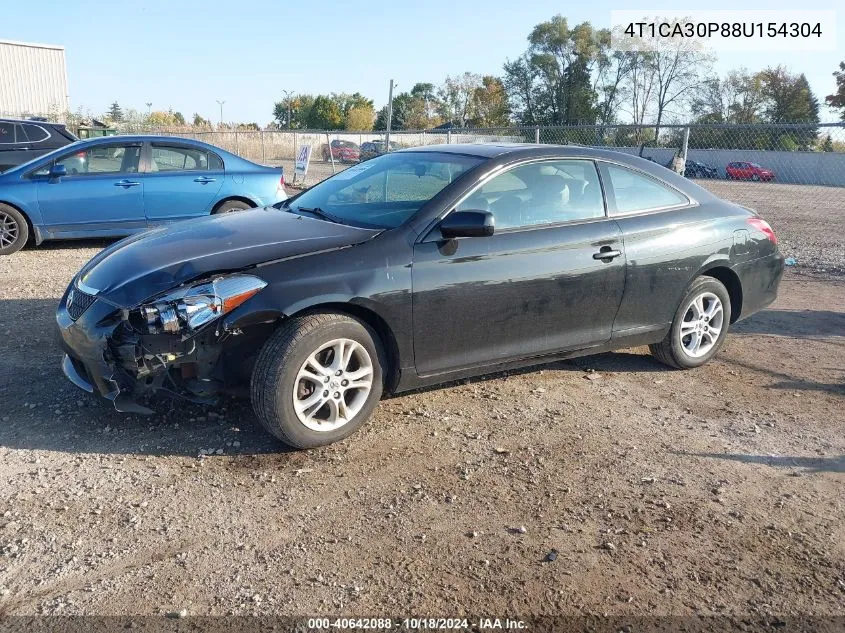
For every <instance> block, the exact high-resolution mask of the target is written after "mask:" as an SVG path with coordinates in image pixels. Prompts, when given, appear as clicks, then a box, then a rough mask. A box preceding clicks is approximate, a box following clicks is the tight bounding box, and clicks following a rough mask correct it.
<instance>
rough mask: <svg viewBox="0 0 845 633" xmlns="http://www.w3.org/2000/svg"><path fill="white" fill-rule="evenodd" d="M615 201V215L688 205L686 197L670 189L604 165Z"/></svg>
mask: <svg viewBox="0 0 845 633" xmlns="http://www.w3.org/2000/svg"><path fill="white" fill-rule="evenodd" d="M605 168H606V170H607V174H608V179H609V181H610V186H611V188H612V190H613V196H614V198H615V200H616V211H615V213H632V212H634V211H647V210H649V209H660V208H663V207H673V206H677V205H685V204H689V200H688V199H687V197H686V196H684V195H683V194H681V193H680V192H678V191H675V190H674V189H671V188H670V187H667V186H666V185H664V184H662V183H660V182H658V181H656V180H654V179H653V178H649V177H648V176H646V175H645V174H641V173H638V172H635V171H632V170H630V169H627V168H625V167H620V166H618V165H610V164H608V165H606V167H605Z"/></svg>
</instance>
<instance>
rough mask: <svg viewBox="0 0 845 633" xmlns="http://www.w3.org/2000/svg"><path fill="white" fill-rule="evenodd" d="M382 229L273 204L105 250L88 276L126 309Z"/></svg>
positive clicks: (164, 230)
mask: <svg viewBox="0 0 845 633" xmlns="http://www.w3.org/2000/svg"><path fill="white" fill-rule="evenodd" d="M378 233H380V231H379V230H374V229H364V228H357V227H353V226H346V225H343V224H335V223H332V222H324V221H322V220H317V219H314V218H310V217H307V216H299V215H295V214H293V213H290V212H287V211H281V210H279V209H276V208H273V207H267V208H264V209H252V210H250V211H241V212H237V213H227V214H223V215H213V216H209V217H203V218H197V219H195V220H187V221H184V222H178V223H176V224H171V225H169V226H166V227H161V228H158V229H153V230H150V231H146V232H144V233H141V234H139V235H135V236H132V237H130V238H127V239H125V240H122V241H120V242H117V243H116V244H113V245H112V246H110V247H109V248H107V249H105V250H104V251H102V252H101V253H99V254H98V255H97V256H96V257H94V258H93V259H92V260H91V261H90V262H88V263H87V264H86V265H85V267H84V268H83V269H82V271H80V275H79V279H80V281H81V282H82V283H83V284H84V285H85V286H88V287H90V288H94V289H96V290H98V291H99V293H98V296H100V297H103V298H105V299H107V300H108V301H111V302H112V303H115V304H117V305H120V306H123V307H132V306H135V305H137V304H138V303H140V302H142V301H144V300H145V299H148V298H150V297H152V296H154V295H157V294H159V293H161V292H164V291H166V290H170V289H171V288H174V287H176V286H178V285H180V284H182V283H184V282H186V281H191V280H193V279H197V278H199V277H202V276H204V275H207V274H212V273H218V272H227V271H237V270H240V269H242V268H246V267H248V266H253V265H255V264H260V263H263V262H267V261H272V260H275V259H283V258H285V257H293V256H296V255H303V254H307V253H313V252H317V251H323V250H331V249H336V248H340V247H343V246H351V245H353V244H359V243H361V242H364V241H366V240H369V239H370V238H372V237H374V236H375V235H377V234H378Z"/></svg>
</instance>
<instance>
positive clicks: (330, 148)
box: [326, 132, 337, 174]
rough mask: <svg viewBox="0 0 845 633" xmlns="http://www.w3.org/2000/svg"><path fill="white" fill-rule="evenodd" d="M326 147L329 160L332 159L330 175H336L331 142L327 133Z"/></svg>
mask: <svg viewBox="0 0 845 633" xmlns="http://www.w3.org/2000/svg"><path fill="white" fill-rule="evenodd" d="M326 146H327V147H328V148H329V158H331V159H332V173H333V174H334V173H337V172H335V168H334V152H333V151H332V140H331V139H330V138H329V133H328V132H326Z"/></svg>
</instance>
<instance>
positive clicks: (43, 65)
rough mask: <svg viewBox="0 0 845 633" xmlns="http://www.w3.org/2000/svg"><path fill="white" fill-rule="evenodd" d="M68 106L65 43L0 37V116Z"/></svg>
mask: <svg viewBox="0 0 845 633" xmlns="http://www.w3.org/2000/svg"><path fill="white" fill-rule="evenodd" d="M67 110H68V89H67V68H66V66H65V49H64V46H53V45H51V44H27V43H24V42H11V41H8V40H0V116H7V117H23V116H38V115H41V116H45V115H47V114H49V113H51V112H53V113H63V112H65V111H67Z"/></svg>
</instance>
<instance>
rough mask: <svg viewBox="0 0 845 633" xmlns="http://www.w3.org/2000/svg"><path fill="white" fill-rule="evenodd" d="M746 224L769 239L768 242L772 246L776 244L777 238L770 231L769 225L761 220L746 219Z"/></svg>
mask: <svg viewBox="0 0 845 633" xmlns="http://www.w3.org/2000/svg"><path fill="white" fill-rule="evenodd" d="M746 222H747V223H748V224H749V225H751V226H753V227H754V228H755V229H757V230H758V231H760V232H761V233H763V234H765V236H766V237H767V238H769V241H771V243H772V244H777V243H778V238H777V236H776V235H775V232H774V231H773V230H772V227H771V226H769V223H768V222H766V221H765V220H764V219H763V218H748V220H746Z"/></svg>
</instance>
